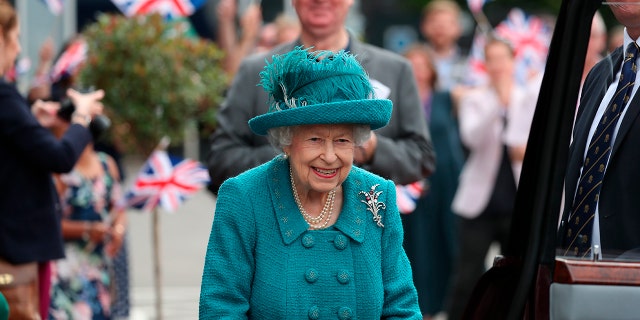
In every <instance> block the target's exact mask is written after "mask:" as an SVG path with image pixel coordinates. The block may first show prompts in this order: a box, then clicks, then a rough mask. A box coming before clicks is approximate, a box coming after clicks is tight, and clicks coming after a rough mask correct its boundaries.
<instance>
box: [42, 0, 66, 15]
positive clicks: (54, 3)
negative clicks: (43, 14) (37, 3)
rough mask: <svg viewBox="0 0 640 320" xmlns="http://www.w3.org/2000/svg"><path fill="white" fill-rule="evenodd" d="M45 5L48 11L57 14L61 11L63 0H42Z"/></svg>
mask: <svg viewBox="0 0 640 320" xmlns="http://www.w3.org/2000/svg"><path fill="white" fill-rule="evenodd" d="M42 1H43V2H44V3H45V4H46V5H47V7H48V8H49V11H51V13H53V14H54V15H56V16H57V15H59V14H61V13H62V9H63V8H64V3H63V2H62V1H63V0H42Z"/></svg>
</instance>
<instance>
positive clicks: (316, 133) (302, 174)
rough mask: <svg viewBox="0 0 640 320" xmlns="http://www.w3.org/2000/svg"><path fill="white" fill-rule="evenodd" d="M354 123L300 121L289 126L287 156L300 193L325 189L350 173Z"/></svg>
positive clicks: (329, 189)
mask: <svg viewBox="0 0 640 320" xmlns="http://www.w3.org/2000/svg"><path fill="white" fill-rule="evenodd" d="M353 128H354V127H353V125H348V124H338V125H303V126H297V127H293V128H292V133H293V136H292V139H291V145H288V146H284V147H283V151H284V152H285V154H287V155H288V156H289V163H290V164H291V169H292V172H293V178H294V179H295V182H296V186H298V188H300V189H302V190H298V191H299V192H302V193H308V192H309V191H314V192H319V193H327V192H329V191H331V190H332V189H333V188H335V187H336V186H338V185H340V184H342V182H343V181H344V180H345V179H346V178H347V176H348V175H349V171H351V166H352V164H353V152H354V148H355V143H354V136H353V131H354V130H353Z"/></svg>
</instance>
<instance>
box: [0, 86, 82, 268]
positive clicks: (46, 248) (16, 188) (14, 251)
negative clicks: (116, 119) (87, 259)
mask: <svg viewBox="0 0 640 320" xmlns="http://www.w3.org/2000/svg"><path fill="white" fill-rule="evenodd" d="M0 106H2V107H0V259H4V260H7V261H9V262H12V263H14V264H18V263H26V262H34V261H38V262H41V261H48V260H53V259H58V258H62V257H64V250H63V245H62V234H61V232H60V203H59V200H58V195H57V193H56V189H55V187H54V185H53V181H52V178H51V173H52V172H68V171H70V170H71V169H72V168H73V166H74V164H75V162H76V160H77V159H78V157H79V156H80V154H81V153H82V151H83V150H84V148H85V146H86V145H87V144H88V143H89V142H90V141H91V134H90V133H89V130H87V129H86V128H84V127H82V126H81V125H78V124H74V125H71V127H69V129H68V130H67V132H66V133H65V134H64V136H63V137H62V139H60V140H58V139H57V138H56V137H55V136H54V135H53V134H52V133H51V132H50V131H49V130H48V129H46V128H44V127H42V126H40V124H39V123H38V121H37V120H36V119H35V118H34V117H33V115H31V112H30V110H29V106H28V105H27V103H26V101H25V100H24V99H23V98H22V96H20V93H18V91H17V90H16V89H15V87H14V86H13V85H11V84H8V83H6V82H4V81H0Z"/></svg>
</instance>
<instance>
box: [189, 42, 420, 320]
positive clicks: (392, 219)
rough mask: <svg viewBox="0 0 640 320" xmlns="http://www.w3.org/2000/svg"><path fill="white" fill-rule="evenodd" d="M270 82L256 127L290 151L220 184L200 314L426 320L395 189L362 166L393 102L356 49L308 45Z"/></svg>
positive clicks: (268, 73) (282, 62)
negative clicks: (362, 154)
mask: <svg viewBox="0 0 640 320" xmlns="http://www.w3.org/2000/svg"><path fill="white" fill-rule="evenodd" d="M261 77H262V82H261V85H262V86H263V87H264V88H265V90H266V91H267V92H269V94H270V96H271V102H270V106H269V111H268V112H267V113H265V114H263V115H260V116H257V117H255V118H253V119H251V120H250V121H249V126H250V127H251V130H252V131H253V132H255V133H256V134H259V135H268V136H269V139H270V141H271V142H272V144H273V145H274V146H275V147H277V148H279V149H280V150H281V151H282V153H281V154H280V155H279V156H277V157H276V158H274V159H273V160H271V161H270V162H268V163H266V164H263V165H261V166H259V167H257V168H254V169H250V170H248V171H246V172H244V173H242V174H240V175H238V176H236V177H234V178H230V179H228V180H227V181H225V182H224V183H223V184H222V186H221V188H220V191H219V193H218V199H217V203H216V212H215V217H214V222H213V226H212V229H211V235H210V238H209V244H208V247H207V253H206V259H205V266H204V273H203V276H202V288H201V292H200V311H199V313H200V319H416V320H417V319H422V316H421V314H420V309H419V307H418V298H417V294H416V290H415V287H414V285H413V281H412V276H411V268H410V265H409V261H408V260H407V257H406V254H405V252H404V250H403V248H402V237H403V231H402V224H401V221H400V215H399V212H398V209H397V207H396V204H395V203H396V200H395V186H394V184H393V182H391V181H389V180H385V179H383V178H381V177H379V176H376V175H374V174H372V173H369V172H367V171H365V170H362V169H360V168H357V167H353V165H352V164H353V157H354V151H355V150H356V149H357V148H358V145H360V144H362V143H364V141H366V140H367V138H368V136H369V135H370V132H371V130H374V129H377V128H380V127H383V126H384V125H386V124H387V122H388V121H389V118H390V116H391V108H392V106H391V101H389V100H384V99H375V98H374V97H373V89H372V87H371V84H370V82H369V80H368V77H367V75H366V73H365V72H364V71H363V69H362V68H361V66H360V65H359V64H358V62H357V61H356V60H355V58H354V57H353V56H352V55H350V54H348V53H346V52H339V53H332V52H328V51H316V52H311V51H309V50H304V49H301V48H296V49H295V50H293V51H291V52H290V53H287V54H285V55H281V56H275V57H274V59H273V62H272V63H270V64H268V65H267V66H266V67H265V69H264V71H263V72H262V73H261Z"/></svg>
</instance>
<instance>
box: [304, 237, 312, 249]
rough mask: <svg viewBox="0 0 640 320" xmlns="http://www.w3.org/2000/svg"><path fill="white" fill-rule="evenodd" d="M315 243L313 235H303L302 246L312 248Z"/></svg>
mask: <svg viewBox="0 0 640 320" xmlns="http://www.w3.org/2000/svg"><path fill="white" fill-rule="evenodd" d="M313 245H314V239H313V236H312V235H310V234H307V235H305V236H304V237H302V246H304V247H305V248H311V247H313Z"/></svg>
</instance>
